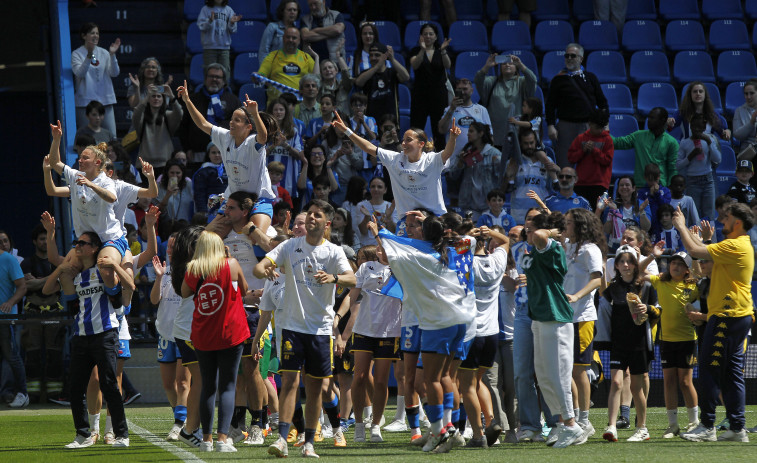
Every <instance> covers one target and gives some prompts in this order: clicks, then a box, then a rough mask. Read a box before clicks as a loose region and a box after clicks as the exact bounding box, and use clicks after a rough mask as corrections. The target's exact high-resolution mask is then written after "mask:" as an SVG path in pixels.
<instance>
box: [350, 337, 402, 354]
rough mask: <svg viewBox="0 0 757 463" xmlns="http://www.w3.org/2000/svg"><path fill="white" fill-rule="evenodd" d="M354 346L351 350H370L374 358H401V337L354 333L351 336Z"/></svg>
mask: <svg viewBox="0 0 757 463" xmlns="http://www.w3.org/2000/svg"><path fill="white" fill-rule="evenodd" d="M350 339H351V341H352V348H351V349H350V352H353V353H354V352H370V353H371V354H373V359H374V360H380V359H387V360H397V359H399V358H400V355H399V350H400V349H399V348H400V340H399V338H374V337H371V336H364V335H362V334H357V333H352V337H351V338H350Z"/></svg>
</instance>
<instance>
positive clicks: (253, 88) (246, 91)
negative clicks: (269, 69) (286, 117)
mask: <svg viewBox="0 0 757 463" xmlns="http://www.w3.org/2000/svg"><path fill="white" fill-rule="evenodd" d="M245 95H247V96H249V97H250V99H251V100H253V101H257V102H258V108H259V109H260V111H264V110H265V108H267V107H268V102H267V101H268V97H267V96H266V92H265V87H263V86H262V85H258V84H253V83H252V82H250V83H248V84H244V85H242V86H241V87H239V101H241V102H242V103H244V101H245V98H244V96H245Z"/></svg>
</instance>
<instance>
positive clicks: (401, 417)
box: [392, 395, 405, 421]
mask: <svg viewBox="0 0 757 463" xmlns="http://www.w3.org/2000/svg"><path fill="white" fill-rule="evenodd" d="M392 421H405V396H404V395H398V396H397V411H396V412H394V420H392Z"/></svg>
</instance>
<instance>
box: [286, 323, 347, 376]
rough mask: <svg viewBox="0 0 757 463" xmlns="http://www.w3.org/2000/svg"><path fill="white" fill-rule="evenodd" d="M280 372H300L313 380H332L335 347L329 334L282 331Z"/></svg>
mask: <svg viewBox="0 0 757 463" xmlns="http://www.w3.org/2000/svg"><path fill="white" fill-rule="evenodd" d="M279 358H280V361H281V363H280V368H279V371H280V372H284V371H294V372H299V371H300V370H302V367H303V365H304V367H305V374H306V375H308V376H311V377H313V378H331V376H332V372H333V369H334V346H333V343H332V341H331V336H330V335H328V334H306V333H299V332H297V331H289V330H286V329H282V330H281V354H280V355H279Z"/></svg>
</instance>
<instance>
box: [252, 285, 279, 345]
mask: <svg viewBox="0 0 757 463" xmlns="http://www.w3.org/2000/svg"><path fill="white" fill-rule="evenodd" d="M285 288H286V278H285V277H284V274H283V273H281V274H279V277H278V278H276V279H275V280H265V285H264V286H263V296H262V297H261V298H260V305H259V308H260V310H262V311H264V312H273V311H275V310H279V308H280V306H281V301H283V300H284V289H285ZM253 334H254V333H253Z"/></svg>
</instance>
